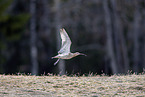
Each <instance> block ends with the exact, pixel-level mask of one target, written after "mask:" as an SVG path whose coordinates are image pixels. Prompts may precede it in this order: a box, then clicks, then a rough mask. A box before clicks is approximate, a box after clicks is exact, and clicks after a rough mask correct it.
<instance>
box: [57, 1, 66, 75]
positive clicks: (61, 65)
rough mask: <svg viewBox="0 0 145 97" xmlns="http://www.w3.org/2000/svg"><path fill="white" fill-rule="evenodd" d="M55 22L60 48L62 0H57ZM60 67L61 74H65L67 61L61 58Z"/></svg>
mask: <svg viewBox="0 0 145 97" xmlns="http://www.w3.org/2000/svg"><path fill="white" fill-rule="evenodd" d="M55 11H56V15H55V22H56V38H57V49H58V50H59V49H60V43H61V40H60V34H59V32H60V29H61V23H60V0H55ZM58 69H59V74H60V75H64V74H65V61H64V60H60V61H59V63H58Z"/></svg>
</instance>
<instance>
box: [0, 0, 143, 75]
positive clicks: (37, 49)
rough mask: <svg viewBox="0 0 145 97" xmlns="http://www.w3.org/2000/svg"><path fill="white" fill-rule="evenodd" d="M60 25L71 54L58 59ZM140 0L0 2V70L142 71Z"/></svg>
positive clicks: (18, 0) (28, 0)
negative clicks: (69, 56)
mask: <svg viewBox="0 0 145 97" xmlns="http://www.w3.org/2000/svg"><path fill="white" fill-rule="evenodd" d="M60 28H65V29H66V31H67V32H68V34H69V36H70V38H71V40H72V46H71V51H72V52H76V51H79V52H82V53H85V54H86V55H87V57H84V56H78V57H76V58H73V59H71V60H61V61H60V62H59V63H58V64H57V65H56V66H54V62H55V61H56V60H55V59H51V57H52V56H55V55H56V54H57V51H58V50H59V49H60V45H61V39H60V35H59V30H60ZM144 69H145V1H144V0H0V73H1V74H16V73H26V74H27V73H32V74H36V75H40V74H47V73H53V74H68V75H70V74H79V75H82V74H88V73H94V74H102V73H105V74H109V75H110V74H120V73H122V74H126V73H128V72H136V73H140V72H144V71H145V70H144Z"/></svg>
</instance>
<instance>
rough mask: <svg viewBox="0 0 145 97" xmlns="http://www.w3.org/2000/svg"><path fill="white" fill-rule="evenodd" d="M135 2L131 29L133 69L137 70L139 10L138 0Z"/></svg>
mask: <svg viewBox="0 0 145 97" xmlns="http://www.w3.org/2000/svg"><path fill="white" fill-rule="evenodd" d="M134 2H135V12H134V27H133V28H134V30H133V43H134V48H133V70H134V72H138V71H139V33H140V20H141V15H140V12H139V4H138V1H134Z"/></svg>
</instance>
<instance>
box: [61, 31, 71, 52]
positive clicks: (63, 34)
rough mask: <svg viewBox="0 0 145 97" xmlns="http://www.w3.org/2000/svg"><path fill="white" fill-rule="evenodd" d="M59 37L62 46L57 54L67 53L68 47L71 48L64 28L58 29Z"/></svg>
mask: <svg viewBox="0 0 145 97" xmlns="http://www.w3.org/2000/svg"><path fill="white" fill-rule="evenodd" d="M60 36H61V40H62V44H61V49H60V50H59V51H58V53H59V54H62V53H69V52H70V46H71V40H70V38H69V36H68V34H67V32H66V31H65V29H64V28H63V29H60Z"/></svg>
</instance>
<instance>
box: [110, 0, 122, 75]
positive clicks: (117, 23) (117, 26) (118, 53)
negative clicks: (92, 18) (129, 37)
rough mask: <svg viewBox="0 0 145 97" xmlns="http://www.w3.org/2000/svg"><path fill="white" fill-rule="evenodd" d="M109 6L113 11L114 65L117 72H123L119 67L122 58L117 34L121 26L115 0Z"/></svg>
mask: <svg viewBox="0 0 145 97" xmlns="http://www.w3.org/2000/svg"><path fill="white" fill-rule="evenodd" d="M111 5H112V9H113V19H114V20H113V21H112V22H113V26H114V27H113V28H114V30H113V31H114V40H115V51H116V61H117V62H116V63H117V65H118V70H119V71H118V72H120V73H121V72H123V68H122V67H121V65H122V61H121V59H122V57H121V50H120V37H119V33H122V32H121V24H120V21H119V18H118V14H117V11H116V9H117V7H116V0H111Z"/></svg>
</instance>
